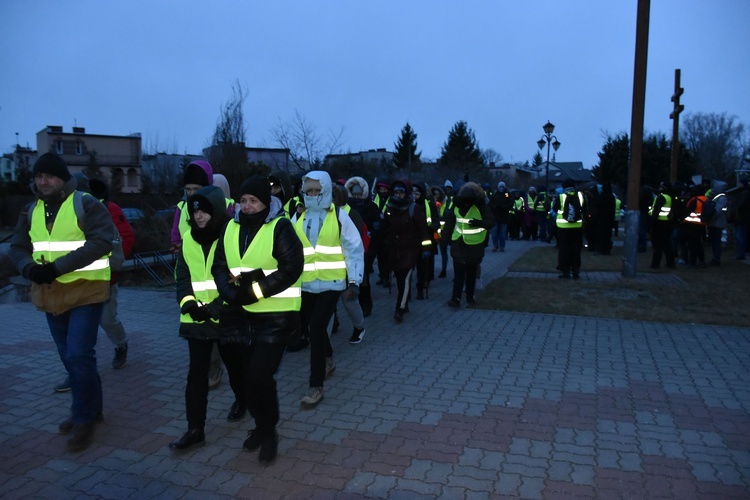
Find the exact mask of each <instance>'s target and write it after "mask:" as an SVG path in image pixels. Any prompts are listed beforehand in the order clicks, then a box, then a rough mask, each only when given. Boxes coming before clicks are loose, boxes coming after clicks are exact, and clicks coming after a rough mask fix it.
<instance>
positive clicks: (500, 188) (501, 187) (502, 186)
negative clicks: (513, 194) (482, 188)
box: [497, 181, 508, 193]
mask: <svg viewBox="0 0 750 500" xmlns="http://www.w3.org/2000/svg"><path fill="white" fill-rule="evenodd" d="M497 190H498V191H502V192H503V193H504V192H506V191H507V190H508V188H507V187H506V186H505V183H504V182H503V181H500V182H498V183H497Z"/></svg>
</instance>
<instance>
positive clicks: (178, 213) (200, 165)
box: [170, 160, 214, 245]
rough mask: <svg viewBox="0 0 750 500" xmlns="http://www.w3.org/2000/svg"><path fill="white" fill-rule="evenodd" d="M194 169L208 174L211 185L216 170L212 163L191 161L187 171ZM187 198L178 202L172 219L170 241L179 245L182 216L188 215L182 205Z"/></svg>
mask: <svg viewBox="0 0 750 500" xmlns="http://www.w3.org/2000/svg"><path fill="white" fill-rule="evenodd" d="M192 169H201V170H203V172H205V174H206V178H207V179H208V184H206V185H207V186H210V185H212V184H213V182H214V171H213V169H212V168H211V164H210V163H208V162H207V161H205V160H196V161H194V162H190V163H189V164H188V166H187V167H185V173H187V172H188V171H189V170H192ZM186 200H187V196H183V197H182V200H181V201H180V203H178V204H177V210H175V211H174V220H173V221H172V232H171V233H170V241H171V243H172V245H178V244H179V243H180V241H182V236H181V235H180V217H187V215H188V214H187V211H185V210H182V208H181V207H183V206H184V205H185V204H184V202H185V201H186Z"/></svg>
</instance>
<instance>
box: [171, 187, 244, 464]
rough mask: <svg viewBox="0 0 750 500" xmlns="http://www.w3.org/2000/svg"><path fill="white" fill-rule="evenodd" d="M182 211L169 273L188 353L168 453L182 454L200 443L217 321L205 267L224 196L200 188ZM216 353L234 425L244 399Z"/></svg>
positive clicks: (221, 221)
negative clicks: (183, 419) (231, 399)
mask: <svg viewBox="0 0 750 500" xmlns="http://www.w3.org/2000/svg"><path fill="white" fill-rule="evenodd" d="M185 209H186V210H187V212H188V214H189V221H190V222H189V224H190V229H189V230H187V231H185V232H184V233H183V234H182V245H181V247H180V250H179V252H178V254H177V266H176V269H175V278H176V282H177V285H176V288H177V302H178V304H179V306H180V313H181V314H180V336H181V337H182V338H185V339H187V341H188V350H189V353H190V367H189V369H188V376H187V385H186V387H185V409H186V414H187V421H188V430H187V432H186V433H185V434H184V435H183V436H182V437H181V438H180V439H178V440H177V441H174V442H172V443H170V445H169V447H170V448H173V449H179V450H182V449H185V448H189V447H190V446H193V445H195V444H199V443H203V442H204V440H205V437H204V427H205V423H206V407H207V405H208V389H209V380H208V373H209V370H210V368H211V352H212V350H213V349H214V345H215V344H217V342H218V340H219V331H218V319H217V318H216V317H213V316H212V315H211V313H210V312H209V308H208V304H210V303H211V302H213V301H217V302H220V301H221V299H218V297H219V292H218V291H217V289H216V283H215V282H214V278H213V275H212V274H211V267H212V266H213V262H214V256H215V255H216V246H217V242H218V239H219V235H220V234H221V230H222V228H223V227H224V225H225V224H226V222H227V220H229V216H228V215H227V214H226V212H225V202H224V193H223V191H222V190H221V188H219V187H216V186H206V187H203V188H200V189H199V190H198V191H196V192H195V193H194V194H193V195H191V196H190V197H188V198H187V200H186V204H185ZM219 353H220V355H221V358H222V359H223V360H224V363H225V364H226V365H227V368H228V369H227V371H228V373H229V381H230V385H231V386H232V390H233V391H234V394H235V403H234V405H232V409H231V410H230V414H229V420H237V419H238V418H240V417H241V416H242V415H243V414H244V413H245V395H244V392H243V391H242V372H241V371H240V370H238V369H236V368H235V369H232V365H231V364H230V363H229V362H228V360H229V359H230V356H231V355H232V354H233V352H232V350H231V349H229V348H227V347H226V346H221V345H220V346H219Z"/></svg>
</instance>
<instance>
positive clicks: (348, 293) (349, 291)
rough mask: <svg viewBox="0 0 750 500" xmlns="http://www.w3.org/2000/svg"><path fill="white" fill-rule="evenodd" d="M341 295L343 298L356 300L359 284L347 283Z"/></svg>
mask: <svg viewBox="0 0 750 500" xmlns="http://www.w3.org/2000/svg"><path fill="white" fill-rule="evenodd" d="M341 295H342V296H343V299H344V300H357V297H359V286H358V285H349V286H348V287H346V290H344V293H342V294H341Z"/></svg>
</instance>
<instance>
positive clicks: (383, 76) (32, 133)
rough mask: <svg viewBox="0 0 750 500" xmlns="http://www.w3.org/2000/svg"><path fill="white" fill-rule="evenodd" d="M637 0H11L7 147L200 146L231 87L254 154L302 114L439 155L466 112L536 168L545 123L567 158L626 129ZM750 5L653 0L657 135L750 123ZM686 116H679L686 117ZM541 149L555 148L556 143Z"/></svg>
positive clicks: (650, 122)
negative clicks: (72, 141)
mask: <svg viewBox="0 0 750 500" xmlns="http://www.w3.org/2000/svg"><path fill="white" fill-rule="evenodd" d="M636 8H637V0H606V1H605V0H565V1H561V0H537V1H526V0H513V1H511V0H494V1H492V0H463V1H458V0H453V1H449V0H429V1H428V0H424V1H410V0H399V1H392V0H381V1H373V2H362V1H355V0H337V1H328V0H318V1H301V0H299V1H283V0H280V1H274V2H270V1H267V2H258V1H239V0H237V1H227V0H212V1H210V2H207V1H190V0H183V1H173V0H158V1H153V0H149V1H144V0H131V1H128V2H114V1H102V0H75V1H69V2H61V1H59V0H57V1H55V0H3V1H2V3H1V5H0V23H1V28H0V67H2V68H3V72H2V74H3V76H2V78H0V152H2V153H6V152H10V151H12V149H13V147H14V145H15V144H16V133H18V141H19V143H20V144H21V145H23V146H25V145H27V144H28V145H30V146H31V147H32V148H36V133H37V132H38V131H39V130H41V129H43V128H44V127H45V126H47V125H61V126H63V127H64V130H65V131H71V129H72V127H73V126H74V125H77V126H79V127H85V128H86V131H87V132H88V133H94V134H105V135H127V134H130V133H135V132H140V133H141V134H142V137H143V145H144V148H151V149H159V150H166V151H168V152H176V153H191V154H200V151H201V149H202V148H203V147H205V146H206V145H208V143H209V142H210V139H211V135H212V133H213V130H214V127H215V125H216V122H217V119H218V117H219V113H220V108H221V106H222V104H223V103H225V102H226V101H227V100H228V99H229V97H230V95H231V87H232V84H233V83H234V82H239V83H240V84H241V85H243V86H245V87H246V88H247V91H248V98H247V101H246V106H245V108H244V113H245V121H246V128H247V144H248V145H249V146H265V147H278V144H275V143H274V142H273V139H272V134H271V132H270V131H271V129H272V128H273V127H274V126H276V125H277V124H278V123H279V121H282V122H290V121H292V119H293V118H294V114H295V111H299V113H300V114H301V115H302V116H304V117H305V118H306V119H307V120H308V121H309V122H311V123H313V124H314V125H315V127H316V130H317V132H318V135H320V136H321V137H324V136H325V135H326V134H327V131H328V130H334V131H338V130H340V129H342V128H343V140H342V148H341V151H339V152H357V151H361V150H368V149H375V148H387V149H388V150H389V151H392V150H394V143H395V142H396V141H397V139H398V136H399V133H400V130H401V128H402V127H403V126H404V125H405V124H406V123H407V122H409V123H410V124H411V125H412V127H413V129H414V131H415V132H416V133H417V136H418V137H417V142H418V146H419V149H420V150H421V151H422V155H423V159H430V160H434V159H437V157H438V156H439V155H440V149H441V146H442V145H443V143H444V142H445V140H446V139H447V137H448V132H449V130H450V129H451V127H452V126H453V125H454V124H455V123H456V122H457V121H459V120H464V121H466V122H467V124H468V126H469V127H470V128H471V129H473V130H474V132H475V133H476V138H477V141H478V143H479V146H480V148H482V149H490V148H491V149H494V150H495V151H497V152H498V153H499V154H501V155H502V156H503V159H504V160H505V161H512V162H523V161H525V160H529V161H530V160H531V159H532V157H533V155H534V154H535V153H536V152H537V151H538V149H537V145H536V142H537V141H538V140H539V138H540V137H541V135H542V133H543V131H542V125H544V124H545V123H546V122H547V120H550V121H551V122H552V123H553V124H554V125H555V126H556V128H555V132H554V133H555V135H556V136H557V138H558V140H559V141H560V142H561V143H562V146H561V148H560V150H559V151H558V152H557V160H558V161H581V162H583V164H584V166H585V167H586V168H591V167H592V166H594V165H596V163H597V162H598V157H597V153H598V152H599V151H601V148H602V146H603V144H604V142H605V137H604V136H605V134H606V133H611V134H616V133H618V132H627V133H629V131H630V117H631V105H632V89H633V65H634V54H635V29H636ZM749 22H750V1H748V0H652V2H651V25H650V37H649V54H648V75H647V76H648V82H647V94H646V118H645V129H646V132H655V131H661V132H665V133H667V134H668V135H671V130H672V122H671V120H670V119H669V114H670V112H671V110H672V106H673V105H672V103H671V102H670V97H671V95H672V93H673V90H674V73H675V69H677V68H680V69H681V71H682V86H683V87H684V88H685V93H684V94H683V96H682V103H683V104H684V105H685V114H687V113H689V112H704V113H723V112H726V113H727V114H729V115H735V116H737V118H738V119H739V121H740V122H742V123H744V124H745V125H746V127H748V128H750V91H749V90H748V87H749V84H748V82H750V56H748V50H749V49H750V29H748V23H749ZM683 116H685V115H684V114H683ZM545 153H546V151H545Z"/></svg>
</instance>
